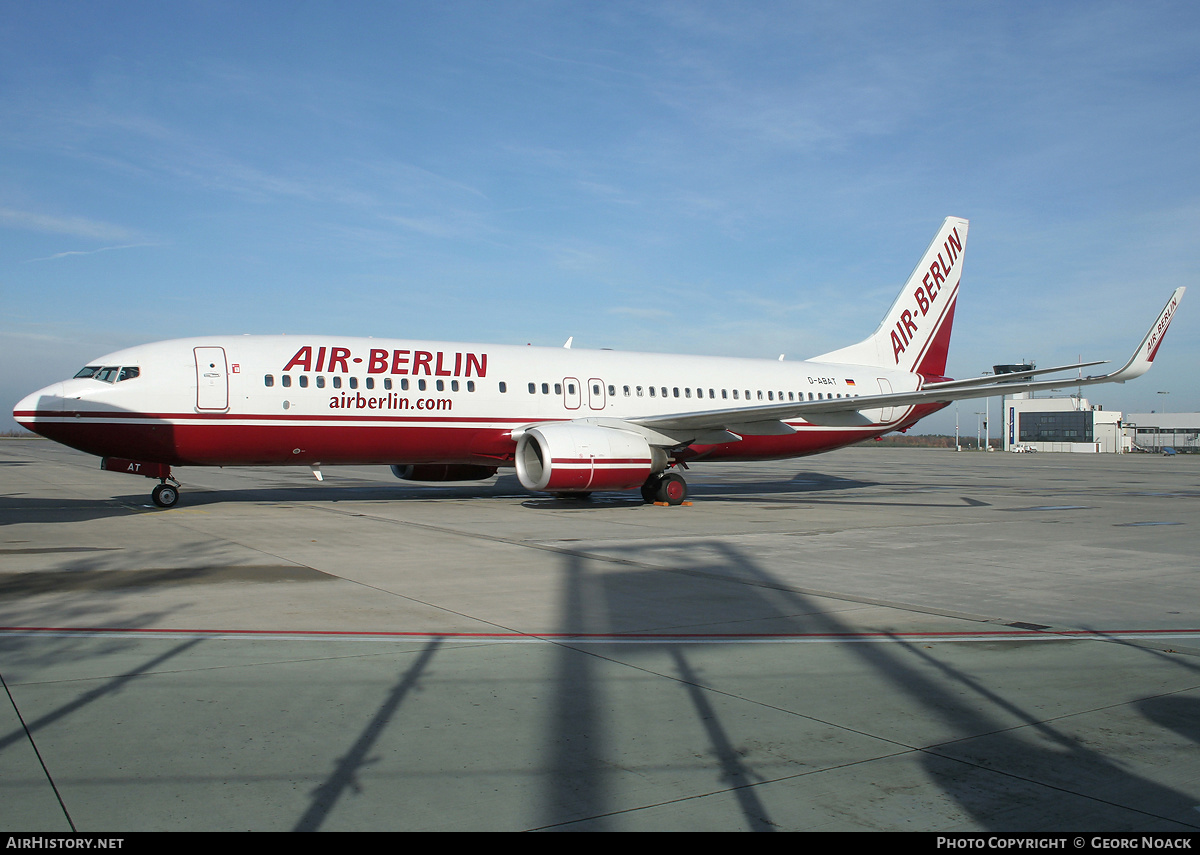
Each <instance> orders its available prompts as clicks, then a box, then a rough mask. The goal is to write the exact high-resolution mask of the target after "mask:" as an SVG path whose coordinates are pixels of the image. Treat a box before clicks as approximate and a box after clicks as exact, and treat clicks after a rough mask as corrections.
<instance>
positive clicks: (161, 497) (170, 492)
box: [150, 481, 179, 508]
mask: <svg viewBox="0 0 1200 855" xmlns="http://www.w3.org/2000/svg"><path fill="white" fill-rule="evenodd" d="M150 501H152V502H154V504H156V505H158V507H160V508H173V507H175V505H176V503H178V501H179V486H178V485H177V484H168V483H167V482H166V481H163V482H162V483H161V484H159V485H158V486H157V487H155V488H154V489H153V490H152V491H150Z"/></svg>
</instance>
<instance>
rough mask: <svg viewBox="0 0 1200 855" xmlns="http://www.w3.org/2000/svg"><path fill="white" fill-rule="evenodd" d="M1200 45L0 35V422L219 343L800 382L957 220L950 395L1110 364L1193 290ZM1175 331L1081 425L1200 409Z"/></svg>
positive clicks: (1010, 27)
mask: <svg viewBox="0 0 1200 855" xmlns="http://www.w3.org/2000/svg"><path fill="white" fill-rule="evenodd" d="M1197 45H1200V6H1197V5H1196V4H1194V3H1154V2H1145V3H1136V4H1134V3H1103V2H1087V3H1071V2H1064V3H985V2H966V3H964V2H961V0H960V2H947V3H868V2H862V3H805V2H797V3H772V2H753V3H751V2H743V3H732V2H731V3H717V2H692V3H655V2H604V3H598V2H582V0H580V2H436V3H435V2H428V3H405V2H389V3H367V2H359V3H339V4H335V3H330V2H322V3H306V2H280V3H266V2H260V3H245V2H237V3H233V2H230V3H224V2H202V3H189V2H172V3H161V2H149V3H139V2H118V3H103V4H101V3H57V2H39V3H27V2H12V0H0V296H2V298H3V303H4V307H5V311H4V313H3V316H2V318H0V359H2V360H3V364H4V365H5V366H6V369H7V370H6V371H4V372H3V379H2V380H0V397H2V398H3V399H4V400H5V401H8V402H9V406H10V407H11V403H15V401H16V400H17V399H18V398H19V397H20V396H21V395H23V394H25V393H27V392H29V391H32V390H33V389H35V388H38V387H40V386H42V385H45V384H46V383H49V382H51V381H53V380H56V379H60V378H61V377H63V376H66V375H69V374H71V373H74V371H75V370H76V369H77V368H78V367H79V366H81V365H83V364H84V363H85V362H87V361H88V360H91V359H93V358H95V357H96V356H99V355H101V354H103V353H105V352H108V351H111V350H115V349H117V348H120V347H124V346H128V345H131V344H136V343H140V342H144V341H152V340H157V339H163V338H173V337H180V336H187V335H197V334H216V333H278V332H287V333H302V332H322V333H331V334H344V335H372V336H376V337H391V336H394V337H414V338H418V337H419V338H444V339H458V340H468V341H486V342H499V343H525V342H532V343H534V344H548V345H559V344H561V343H562V342H563V341H565V340H566V338H567V337H568V336H574V338H575V346H576V347H614V348H619V349H626V350H654V351H680V352H689V353H713V354H729V355H739V356H764V357H768V358H774V357H776V356H777V355H778V354H780V353H786V354H787V355H788V357H789V358H796V359H800V358H804V357H806V356H812V355H815V354H818V353H821V352H824V351H826V350H830V349H833V348H835V347H838V346H841V345H844V344H848V343H850V342H852V341H856V340H858V339H860V338H862V337H864V336H865V335H867V334H868V333H870V332H871V331H872V330H873V329H874V328H875V326H876V325H877V324H878V322H879V319H880V318H881V317H882V316H883V313H884V311H885V310H886V309H887V308H888V306H889V304H890V303H891V301H892V299H893V298H894V296H895V294H896V293H897V291H898V289H899V287H900V285H901V284H902V283H903V280H904V279H905V278H906V276H907V275H908V273H909V271H910V270H911V269H912V267H913V265H914V264H916V262H917V260H918V258H919V256H920V254H921V251H922V250H923V249H924V248H925V246H926V244H927V243H928V241H929V240H930V239H931V238H932V236H933V234H934V232H935V231H936V229H937V227H938V225H939V224H940V223H941V221H942V219H943V218H944V217H945V216H947V215H955V216H963V217H967V218H969V219H970V220H971V233H970V240H969V244H968V248H967V253H966V260H965V265H964V279H963V284H962V288H961V291H960V295H959V296H960V299H959V303H958V311H957V315H956V323H955V334H954V341H953V343H952V346H951V358H950V368H949V371H950V373H951V374H952V375H954V376H960V377H961V376H970V375H975V374H979V373H981V372H983V371H985V370H988V369H989V368H990V366H991V365H992V363H994V362H1014V361H1018V360H1021V359H1035V360H1036V361H1037V362H1038V364H1039V365H1044V366H1049V365H1055V364H1062V363H1064V362H1070V361H1073V360H1074V359H1075V358H1076V357H1077V356H1082V357H1083V358H1084V359H1105V358H1108V359H1114V360H1124V359H1125V357H1126V356H1127V355H1128V352H1129V351H1131V350H1132V348H1133V347H1134V345H1135V344H1136V343H1137V341H1138V339H1139V338H1140V336H1141V335H1142V333H1143V332H1144V331H1145V329H1146V328H1147V327H1148V326H1149V324H1150V322H1151V321H1152V320H1153V319H1154V317H1155V315H1156V314H1157V312H1158V310H1159V309H1160V308H1161V306H1162V304H1163V303H1164V302H1165V300H1166V298H1167V296H1168V295H1169V293H1170V291H1171V289H1173V288H1174V287H1177V286H1178V285H1191V284H1192V282H1193V280H1194V279H1195V278H1196V273H1197V271H1198V270H1200V241H1198V237H1200V162H1198V161H1200V133H1198V131H1200V50H1198V49H1197ZM1197 318H1200V288H1197V289H1193V291H1192V292H1191V293H1189V295H1188V298H1187V299H1185V302H1184V304H1183V306H1182V308H1181V310H1180V312H1179V314H1178V317H1177V319H1176V321H1175V323H1174V324H1173V326H1172V331H1171V335H1170V336H1169V337H1168V339H1167V342H1166V344H1165V345H1164V346H1163V349H1162V351H1161V352H1160V356H1159V360H1158V363H1157V364H1156V367H1155V369H1154V371H1153V372H1152V373H1151V374H1150V375H1148V376H1147V377H1146V378H1144V379H1142V380H1140V381H1137V382H1136V383H1132V384H1129V385H1128V386H1114V387H1102V388H1100V389H1094V390H1092V391H1091V398H1092V399H1093V400H1094V401H1098V402H1103V403H1104V404H1105V405H1106V407H1109V408H1114V409H1125V410H1127V411H1145V410H1149V409H1162V407H1163V403H1164V401H1165V402H1166V407H1167V408H1168V409H1171V410H1174V411H1180V410H1200V380H1198V379H1197V375H1196V372H1195V371H1194V370H1191V369H1192V368H1193V367H1194V366H1195V365H1196V364H1197V358H1198V356H1200V353H1198V350H1200V346H1198V337H1197V332H1196V331H1197V330H1200V321H1198V320H1197ZM1159 391H1168V392H1170V394H1169V395H1167V396H1163V395H1158V394H1157V393H1158V392H1159ZM974 408H975V407H974V404H966V405H962V412H964V413H965V412H967V411H968V410H970V411H972V412H973V410H974ZM6 412H7V410H6ZM8 424H9V425H10V426H11V424H12V423H11V421H9V422H8ZM964 425H966V420H965V419H964ZM973 427H974V418H973V416H972V418H971V428H972V429H973ZM922 429H923V430H930V431H941V430H953V409H951V410H950V412H949V414H943V415H942V416H941V417H935V419H931V420H927V421H926V422H924V423H922V427H921V428H919V429H918V430H922ZM964 430H966V428H965V427H964Z"/></svg>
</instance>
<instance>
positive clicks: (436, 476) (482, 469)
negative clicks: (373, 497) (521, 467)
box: [392, 463, 496, 481]
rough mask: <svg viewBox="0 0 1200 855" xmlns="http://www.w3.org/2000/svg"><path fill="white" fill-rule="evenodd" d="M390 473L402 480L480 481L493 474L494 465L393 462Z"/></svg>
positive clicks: (494, 470)
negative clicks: (404, 463)
mask: <svg viewBox="0 0 1200 855" xmlns="http://www.w3.org/2000/svg"><path fill="white" fill-rule="evenodd" d="M392 474H393V475H395V476H396V477H397V478H399V479H401V480H403V481H482V480H483V479H484V478H491V477H492V476H493V475H495V474H496V467H495V466H474V465H472V464H470V463H419V464H411V463H410V464H407V465H403V464H399V463H393V464H392Z"/></svg>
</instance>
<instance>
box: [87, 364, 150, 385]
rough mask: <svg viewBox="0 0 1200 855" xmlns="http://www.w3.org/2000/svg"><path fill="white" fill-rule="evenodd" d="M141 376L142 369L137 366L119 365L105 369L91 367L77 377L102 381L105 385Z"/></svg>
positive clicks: (106, 366)
mask: <svg viewBox="0 0 1200 855" xmlns="http://www.w3.org/2000/svg"><path fill="white" fill-rule="evenodd" d="M139 374H141V369H140V368H138V367H137V366H136V365H127V366H125V367H121V366H119V365H105V366H103V367H100V366H96V365H89V366H88V367H87V368H84V369H83V370H82V371H80V372H79V373H78V374H76V375H75V376H76V377H90V378H92V379H93V380H100V381H101V382H104V383H120V382H121V381H122V380H132V379H133V378H134V377H137V376H138V375H139Z"/></svg>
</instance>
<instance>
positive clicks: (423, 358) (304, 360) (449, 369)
mask: <svg viewBox="0 0 1200 855" xmlns="http://www.w3.org/2000/svg"><path fill="white" fill-rule="evenodd" d="M313 350H314V348H313V347H312V346H311V345H305V346H304V347H302V348H300V349H299V350H298V351H296V355H295V356H293V357H292V358H291V360H290V361H289V362H288V364H287V365H285V366H284V367H283V370H284V371H291V370H292V369H293V368H298V369H300V370H301V371H325V372H328V373H330V374H335V373H339V372H340V373H345V374H348V373H350V371H351V370H352V369H351V368H350V365H351V364H354V365H362V364H363V363H364V362H365V363H366V366H367V373H368V374H426V375H428V376H430V377H486V376H487V354H486V353H447V352H444V351H441V350H437V351H428V350H383V349H380V348H372V349H371V351H370V353H369V354H368V355H367V356H366V357H363V356H354V355H353V354H352V353H351V351H350V348H348V347H318V348H315V350H316V353H315V354H314V353H313Z"/></svg>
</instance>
